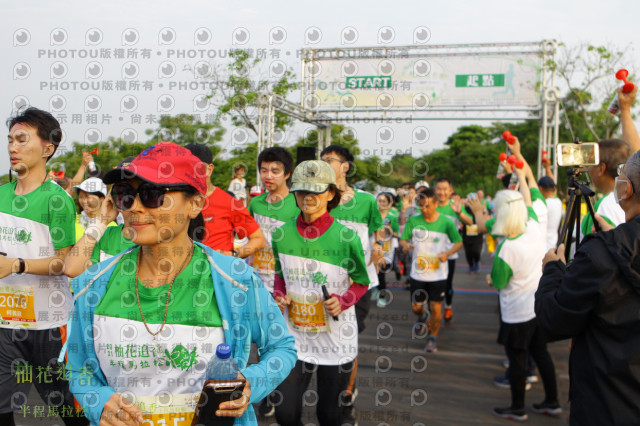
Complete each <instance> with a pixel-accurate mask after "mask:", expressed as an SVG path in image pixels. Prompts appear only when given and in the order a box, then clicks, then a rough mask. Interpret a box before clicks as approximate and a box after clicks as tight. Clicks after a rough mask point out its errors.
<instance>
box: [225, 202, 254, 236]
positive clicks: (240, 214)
mask: <svg viewBox="0 0 640 426" xmlns="http://www.w3.org/2000/svg"><path fill="white" fill-rule="evenodd" d="M231 203H232V207H231V224H232V226H233V230H234V231H235V232H236V234H238V238H246V237H248V236H249V235H251V234H253V233H254V232H256V231H257V230H258V229H260V225H258V223H257V222H256V220H255V219H254V218H253V216H251V214H249V210H247V208H246V207H245V206H244V204H243V203H242V201H241V200H238V199H235V198H234V199H232V201H231Z"/></svg>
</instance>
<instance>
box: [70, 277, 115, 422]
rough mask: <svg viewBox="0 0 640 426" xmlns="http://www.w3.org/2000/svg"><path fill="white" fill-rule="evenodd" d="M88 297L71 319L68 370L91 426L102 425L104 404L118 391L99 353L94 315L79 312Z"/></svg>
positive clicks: (82, 299) (74, 393) (76, 305)
mask: <svg viewBox="0 0 640 426" xmlns="http://www.w3.org/2000/svg"><path fill="white" fill-rule="evenodd" d="M87 274H89V272H85V273H84V274H83V275H81V276H80V277H78V278H77V279H78V280H80V281H83V279H84V280H86V278H84V277H86V276H87ZM89 293H90V292H89ZM85 296H86V295H84V296H81V297H80V298H79V299H78V300H77V301H76V303H75V305H74V310H73V311H72V312H71V316H70V319H69V325H68V331H69V337H68V341H67V364H66V371H67V377H68V379H69V388H70V390H71V392H72V393H73V395H74V397H75V398H76V399H77V400H78V402H79V403H80V405H81V406H82V408H83V409H84V413H85V415H86V416H87V418H88V419H89V421H90V422H91V424H95V425H97V424H98V423H100V417H101V416H102V410H103V409H104V404H105V403H106V402H107V401H108V400H109V398H111V395H113V394H114V393H115V390H114V389H113V388H112V387H111V386H108V385H107V382H106V379H105V377H104V375H103V373H102V371H101V370H100V364H99V363H98V359H97V357H96V354H95V348H94V346H93V324H92V320H93V315H91V312H89V311H88V309H78V307H79V306H82V305H85Z"/></svg>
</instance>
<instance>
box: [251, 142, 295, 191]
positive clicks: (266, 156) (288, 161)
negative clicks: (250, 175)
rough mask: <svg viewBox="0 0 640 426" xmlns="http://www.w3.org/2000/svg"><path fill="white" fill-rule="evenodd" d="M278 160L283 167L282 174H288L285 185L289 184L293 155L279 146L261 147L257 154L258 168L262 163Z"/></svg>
mask: <svg viewBox="0 0 640 426" xmlns="http://www.w3.org/2000/svg"><path fill="white" fill-rule="evenodd" d="M272 162H278V163H280V164H282V167H284V174H285V175H289V177H288V178H287V186H291V175H292V173H293V156H292V155H291V153H290V152H289V151H287V150H286V149H284V148H281V147H279V146H272V147H270V148H266V149H263V150H262V152H261V153H260V154H259V155H258V170H259V169H260V167H262V163H272Z"/></svg>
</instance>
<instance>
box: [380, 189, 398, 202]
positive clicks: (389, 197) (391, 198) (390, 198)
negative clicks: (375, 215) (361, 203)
mask: <svg viewBox="0 0 640 426" xmlns="http://www.w3.org/2000/svg"><path fill="white" fill-rule="evenodd" d="M378 197H384V198H386V199H387V202H388V203H389V204H393V203H394V202H395V197H394V196H393V194H392V193H390V192H381V193H379V194H378Z"/></svg>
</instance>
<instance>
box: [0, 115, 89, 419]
mask: <svg viewBox="0 0 640 426" xmlns="http://www.w3.org/2000/svg"><path fill="white" fill-rule="evenodd" d="M7 125H8V127H9V135H8V139H9V144H8V151H9V157H10V160H11V171H12V172H14V173H16V174H17V180H16V181H14V182H11V183H9V184H6V185H3V186H2V187H0V200H2V202H0V228H1V229H2V238H0V252H2V256H0V424H2V425H14V424H15V423H14V419H13V411H15V410H18V409H20V408H21V407H22V406H23V405H24V404H25V403H26V402H27V395H28V394H29V390H30V388H31V384H32V382H33V384H35V386H36V389H37V390H38V393H39V394H40V396H41V397H42V399H43V400H44V401H45V402H46V403H47V404H48V405H50V407H49V409H50V410H53V409H55V410H57V412H58V413H60V415H61V416H62V420H63V421H64V423H65V424H66V425H86V424H88V421H87V419H86V418H85V417H84V416H82V417H77V416H76V413H75V410H74V408H73V407H74V402H73V397H72V395H71V393H70V392H69V386H68V383H67V382H66V381H65V380H62V377H63V376H64V375H63V372H62V370H61V368H60V367H59V365H58V364H55V363H52V362H51V361H52V360H53V361H55V359H57V357H58V354H59V353H60V350H61V348H62V345H63V344H64V342H65V340H66V324H67V320H68V318H69V310H70V309H71V305H72V296H71V292H70V289H69V282H68V280H67V277H65V276H64V275H63V273H64V258H65V255H66V254H67V253H68V252H69V250H70V249H71V247H72V246H73V244H74V242H75V229H74V220H75V207H74V205H73V200H72V199H71V198H70V197H69V196H68V195H67V194H66V193H65V191H64V190H63V189H62V188H61V187H59V186H58V185H56V184H55V183H53V182H51V181H47V180H46V178H47V170H46V164H47V161H49V159H50V158H51V157H53V155H54V153H55V152H56V150H57V148H58V145H59V144H60V141H61V139H62V130H61V129H60V123H58V121H57V120H56V119H55V118H54V117H53V116H52V115H51V114H50V113H48V112H46V111H42V110H40V109H37V108H33V107H31V108H27V109H26V110H24V111H22V112H21V113H20V114H19V115H18V116H16V117H13V118H10V119H9V120H8V121H7ZM29 372H32V373H33V372H36V373H38V374H37V377H36V374H33V380H32V381H31V380H24V379H25V377H28V376H25V375H26V374H28V373H29ZM49 412H51V411H49Z"/></svg>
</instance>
